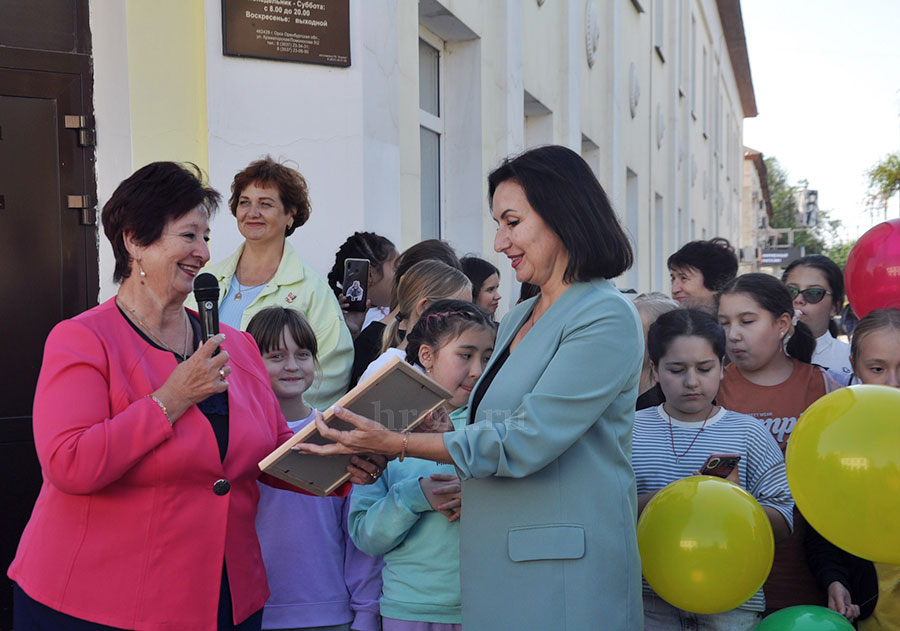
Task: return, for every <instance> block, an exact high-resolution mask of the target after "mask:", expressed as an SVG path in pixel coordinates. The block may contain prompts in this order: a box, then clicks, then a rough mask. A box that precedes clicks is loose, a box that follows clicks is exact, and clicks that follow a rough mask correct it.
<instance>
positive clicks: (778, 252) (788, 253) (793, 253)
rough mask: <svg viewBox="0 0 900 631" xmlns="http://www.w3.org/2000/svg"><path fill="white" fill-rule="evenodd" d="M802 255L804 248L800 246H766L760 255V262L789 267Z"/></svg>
mask: <svg viewBox="0 0 900 631" xmlns="http://www.w3.org/2000/svg"><path fill="white" fill-rule="evenodd" d="M802 256H803V250H802V249H801V248H798V247H789V248H766V249H764V250H763V251H762V254H761V255H760V257H759V264H760V265H768V266H771V267H787V266H788V265H790V264H791V263H793V262H794V261H796V260H797V259H799V258H800V257H802Z"/></svg>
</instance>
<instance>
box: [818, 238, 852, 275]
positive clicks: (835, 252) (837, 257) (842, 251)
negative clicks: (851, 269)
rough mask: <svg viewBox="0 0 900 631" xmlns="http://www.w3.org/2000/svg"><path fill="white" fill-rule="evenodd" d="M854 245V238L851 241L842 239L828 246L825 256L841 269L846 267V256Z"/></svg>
mask: <svg viewBox="0 0 900 631" xmlns="http://www.w3.org/2000/svg"><path fill="white" fill-rule="evenodd" d="M854 245H856V239H853V241H842V242H840V243H838V244H837V245H834V246H832V247H830V248H828V250H827V251H826V252H825V256H827V257H828V258H830V259H831V260H832V261H834V262H835V263H837V264H838V267H840V268H841V269H845V268H846V267H847V257H848V256H850V251H851V250H852V249H853V246H854Z"/></svg>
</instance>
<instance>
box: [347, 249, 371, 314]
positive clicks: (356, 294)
mask: <svg viewBox="0 0 900 631" xmlns="http://www.w3.org/2000/svg"><path fill="white" fill-rule="evenodd" d="M341 287H342V288H343V294H344V295H345V296H347V300H349V301H350V305H349V306H348V307H347V310H348V311H365V310H366V298H367V297H368V295H369V259H346V260H345V261H344V283H343V284H342V285H341Z"/></svg>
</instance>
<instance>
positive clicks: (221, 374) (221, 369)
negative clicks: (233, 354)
mask: <svg viewBox="0 0 900 631" xmlns="http://www.w3.org/2000/svg"><path fill="white" fill-rule="evenodd" d="M219 376H220V377H221V378H222V381H225V369H224V368H219Z"/></svg>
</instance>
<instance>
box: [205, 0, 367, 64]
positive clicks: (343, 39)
mask: <svg viewBox="0 0 900 631" xmlns="http://www.w3.org/2000/svg"><path fill="white" fill-rule="evenodd" d="M222 49H223V50H222V52H223V53H224V54H226V55H231V56H233V57H259V58H261V59H275V60H278V61H296V62H301V63H308V64H323V65H326V66H349V65H350V0H222Z"/></svg>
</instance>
